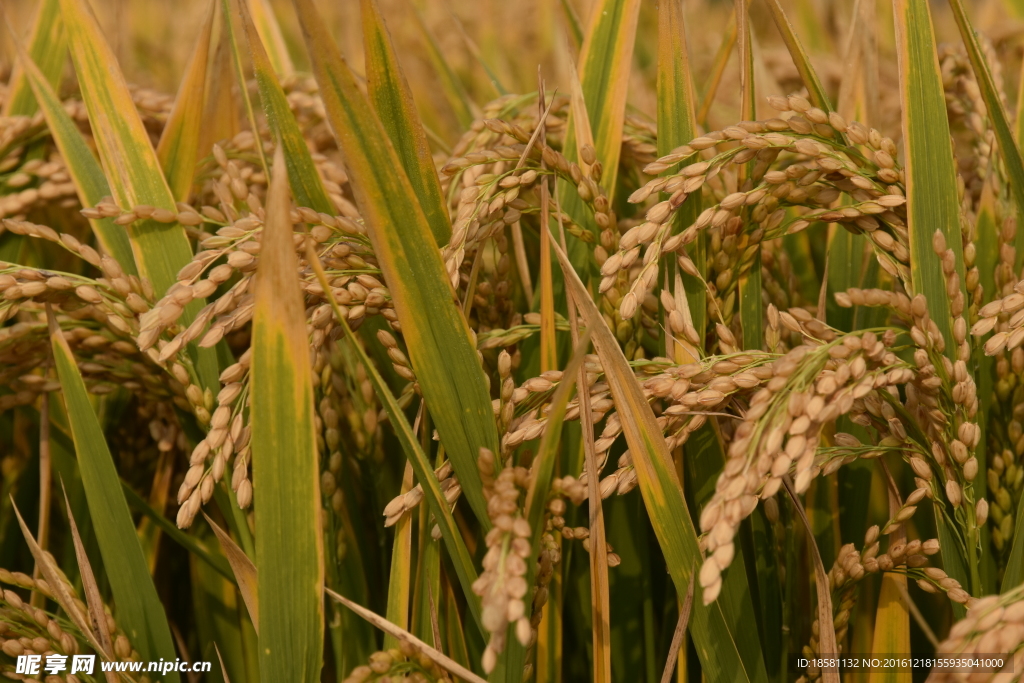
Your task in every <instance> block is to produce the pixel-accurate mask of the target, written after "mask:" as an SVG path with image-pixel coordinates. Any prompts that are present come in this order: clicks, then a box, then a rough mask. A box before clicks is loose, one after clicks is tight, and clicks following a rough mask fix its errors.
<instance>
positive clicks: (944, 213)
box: [893, 0, 964, 359]
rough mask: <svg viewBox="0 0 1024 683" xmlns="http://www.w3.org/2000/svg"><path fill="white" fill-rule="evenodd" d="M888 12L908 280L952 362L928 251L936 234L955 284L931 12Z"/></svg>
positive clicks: (947, 154) (942, 104) (949, 177)
mask: <svg viewBox="0 0 1024 683" xmlns="http://www.w3.org/2000/svg"><path fill="white" fill-rule="evenodd" d="M893 10H894V17H895V25H896V48H897V55H898V57H899V71H900V93H901V97H902V103H903V139H904V146H905V150H906V159H905V162H904V172H905V174H906V188H907V223H908V226H907V227H908V229H909V231H910V274H911V280H912V284H913V289H914V292H915V293H921V294H924V295H925V296H926V297H927V298H928V311H929V313H931V317H932V320H934V321H935V324H936V325H938V326H939V330H940V331H941V332H942V336H943V338H944V339H945V341H946V353H947V355H949V356H950V357H951V358H952V359H955V358H956V348H957V347H956V344H954V343H953V334H952V318H951V317H950V311H949V298H948V297H947V296H946V281H945V278H944V277H943V275H942V262H941V259H940V258H939V256H937V255H936V254H935V251H934V249H933V248H932V236H933V234H934V233H935V231H936V230H941V231H942V233H943V234H944V235H945V237H946V244H947V245H948V246H949V247H950V248H951V249H952V250H953V253H954V254H955V255H956V267H957V272H958V273H959V274H960V282H961V283H962V282H963V277H964V276H963V272H964V259H963V248H962V243H961V237H960V206H959V204H958V201H957V197H958V192H957V181H956V169H955V166H954V162H953V150H952V148H951V147H950V138H949V121H948V119H947V118H946V101H945V97H944V95H943V90H942V75H941V73H940V72H939V62H938V57H937V56H936V51H935V34H934V31H933V29H932V17H931V11H930V10H929V7H928V2H927V0H893ZM962 286H963V285H961V287H962Z"/></svg>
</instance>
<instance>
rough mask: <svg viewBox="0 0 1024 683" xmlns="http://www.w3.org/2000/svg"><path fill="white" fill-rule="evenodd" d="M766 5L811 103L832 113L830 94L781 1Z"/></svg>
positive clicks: (777, 0)
mask: <svg viewBox="0 0 1024 683" xmlns="http://www.w3.org/2000/svg"><path fill="white" fill-rule="evenodd" d="M765 4H766V5H767V6H768V11H769V12H771V14H772V19H774V20H775V26H777V27H778V29H779V33H781V34H782V42H784V43H785V44H786V48H787V49H788V50H789V54H790V56H791V57H792V58H793V64H795V65H796V70H797V72H799V74H800V78H801V80H803V82H804V85H805V86H806V87H807V94H808V95H809V96H810V100H811V103H812V104H814V106H815V107H818V108H819V109H824V110H825V111H826V112H828V111H832V104H831V102H830V101H829V99H828V94H827V93H826V92H825V87H824V86H823V85H822V84H821V79H819V78H818V74H817V72H816V71H815V70H814V67H813V66H812V65H811V59H810V57H808V56H807V51H806V50H805V49H804V46H803V43H801V42H800V38H799V37H797V35H796V30H795V29H794V28H793V24H791V23H790V22H789V17H787V16H786V12H785V10H783V9H782V3H781V2H779V0H765Z"/></svg>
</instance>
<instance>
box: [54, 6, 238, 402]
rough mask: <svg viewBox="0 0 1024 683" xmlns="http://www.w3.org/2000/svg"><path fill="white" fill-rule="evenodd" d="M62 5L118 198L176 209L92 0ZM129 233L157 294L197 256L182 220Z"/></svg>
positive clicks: (209, 354)
mask: <svg viewBox="0 0 1024 683" xmlns="http://www.w3.org/2000/svg"><path fill="white" fill-rule="evenodd" d="M60 6H61V16H62V18H63V19H64V23H65V26H66V27H67V33H68V39H69V44H70V46H71V58H72V61H73V62H74V64H75V73H76V74H77V76H78V81H79V84H80V85H81V89H82V96H83V99H84V101H85V106H86V109H87V110H88V112H89V124H90V125H91V126H92V132H93V136H94V138H95V140H96V147H97V150H98V151H99V156H100V162H101V163H102V164H103V170H104V172H105V174H106V176H107V181H108V182H109V183H110V189H111V191H112V193H113V196H114V199H115V200H116V201H117V203H118V204H119V205H120V206H122V207H124V208H131V207H133V206H139V205H141V204H145V205H149V206H154V207H156V208H158V209H167V210H169V211H176V207H175V205H174V196H173V195H172V194H171V191H170V188H169V187H168V186H167V181H166V180H165V179H164V175H163V172H162V170H161V168H160V162H159V160H158V159H157V156H156V152H155V151H154V150H153V145H152V144H150V141H149V136H148V134H147V133H146V129H145V127H144V126H143V124H142V119H141V118H140V117H139V115H138V112H137V111H136V109H135V104H134V102H133V101H132V97H131V93H130V92H129V90H128V85H127V84H126V83H125V80H124V75H123V74H122V73H121V70H120V69H119V68H118V66H117V59H116V58H115V56H114V53H113V50H111V48H110V45H109V44H108V43H107V41H106V40H105V39H104V38H103V34H102V32H101V30H100V26H99V23H98V22H97V21H96V17H95V16H94V15H93V13H92V9H91V8H90V7H89V5H88V3H87V0H60ZM128 238H129V239H130V240H131V245H132V251H133V253H134V254H135V263H136V264H137V265H138V268H139V274H140V275H143V276H145V277H147V278H149V280H150V282H152V283H153V287H154V288H155V289H156V291H157V292H159V293H162V292H166V291H167V290H168V289H170V287H171V286H172V285H173V284H174V283H175V282H177V274H178V271H179V270H181V268H183V267H184V266H185V265H187V264H188V263H190V262H191V260H192V247H191V246H190V245H189V242H188V238H187V237H186V236H185V230H184V228H183V227H182V226H181V225H179V224H177V223H172V224H165V223H159V222H157V221H154V220H152V219H148V220H143V221H136V222H134V223H132V224H131V225H129V227H128ZM205 303H206V302H205V301H204V300H202V299H196V300H194V301H192V302H191V303H190V304H188V305H187V306H186V307H185V310H184V313H183V314H182V318H181V321H182V323H183V324H185V325H188V324H190V323H191V322H192V320H193V319H194V318H195V316H196V314H197V313H198V312H199V310H200V309H201V308H202V307H203V306H204V305H205ZM189 349H190V352H192V353H194V358H193V360H194V361H196V363H197V371H198V374H199V379H200V380H201V382H202V384H203V385H204V386H208V387H212V386H217V375H218V369H217V357H216V351H215V350H214V349H212V348H211V349H201V348H198V347H196V346H195V345H194V344H193V345H189Z"/></svg>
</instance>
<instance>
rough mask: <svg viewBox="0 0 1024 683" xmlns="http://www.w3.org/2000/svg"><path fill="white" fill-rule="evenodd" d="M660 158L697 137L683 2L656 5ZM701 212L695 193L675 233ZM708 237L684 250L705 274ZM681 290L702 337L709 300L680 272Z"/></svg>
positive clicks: (669, 266) (699, 284) (670, 262)
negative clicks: (682, 288) (684, 294)
mask: <svg viewBox="0 0 1024 683" xmlns="http://www.w3.org/2000/svg"><path fill="white" fill-rule="evenodd" d="M657 89H658V155H659V156H663V155H665V154H668V153H669V152H671V151H672V150H673V149H675V148H676V147H680V146H682V145H685V144H686V143H687V142H689V141H690V140H692V139H694V138H695V137H697V135H698V132H697V131H698V128H697V114H696V111H695V100H694V94H693V79H692V78H691V73H690V57H689V55H688V54H687V49H686V31H685V26H684V24H683V7H682V2H681V0H664V1H662V2H659V3H658V81H657ZM700 211H701V196H700V193H699V192H694V193H692V194H691V195H690V196H689V197H687V198H686V201H685V202H683V205H682V206H681V207H680V208H679V210H678V211H676V214H675V218H674V220H675V226H674V227H673V232H677V231H680V230H683V229H684V228H686V227H687V226H690V225H693V223H694V221H696V220H697V216H698V214H700ZM706 242H707V240H706V236H705V235H704V233H703V231H701V233H700V234H699V236H698V237H697V239H696V240H695V241H694V242H693V244H692V245H691V246H690V248H689V249H688V251H687V253H688V254H689V256H690V258H691V259H692V260H693V262H694V263H695V264H696V265H697V269H698V270H699V271H700V272H701V273H702V274H703V273H706V272H707V265H706V263H705V259H706V256H705V252H706V250H707V246H706ZM664 265H665V266H666V268H665V272H666V273H668V274H669V275H668V276H667V277H669V278H670V279H669V280H668V281H669V282H672V280H673V278H671V273H674V272H675V271H676V263H675V259H673V258H666V259H664ZM682 278H683V287H684V289H685V292H686V300H687V301H688V302H689V310H690V319H691V321H692V322H693V327H694V329H695V330H697V335H698V336H700V337H702V338H703V336H704V327H705V325H706V324H707V305H706V301H707V295H706V290H705V287H704V282H703V281H702V280H701V279H700V278H698V277H694V276H692V275H689V274H686V273H683V274H682Z"/></svg>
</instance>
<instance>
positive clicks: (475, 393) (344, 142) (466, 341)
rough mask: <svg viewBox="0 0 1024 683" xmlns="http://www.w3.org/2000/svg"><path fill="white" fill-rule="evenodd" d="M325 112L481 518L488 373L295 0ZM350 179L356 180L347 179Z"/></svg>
mask: <svg viewBox="0 0 1024 683" xmlns="http://www.w3.org/2000/svg"><path fill="white" fill-rule="evenodd" d="M295 6H296V8H297V9H298V14H299V21H300V23H301V24H302V30H303V32H304V34H305V37H306V43H307V45H308V47H309V52H310V56H311V58H312V62H313V73H314V75H315V76H316V79H317V82H318V83H319V84H320V93H321V96H322V97H323V100H324V106H325V109H326V111H327V118H328V120H329V122H330V124H331V128H332V130H333V131H334V135H335V136H336V137H337V138H338V143H339V146H340V148H341V150H342V154H343V158H344V160H345V166H346V168H347V169H348V170H349V172H350V174H351V177H352V178H353V180H354V182H353V190H354V192H355V197H356V202H357V204H358V206H359V208H360V211H361V213H362V215H363V216H364V218H365V220H366V223H367V227H368V228H369V231H370V237H371V240H372V241H373V246H374V253H375V254H376V256H377V259H378V261H379V263H380V268H381V270H382V272H383V273H384V277H385V280H386V281H387V284H388V288H389V289H390V292H391V298H392V301H393V303H394V306H395V310H396V312H397V313H398V319H399V321H400V322H401V325H402V334H403V335H404V336H405V340H406V342H407V346H408V348H409V356H410V360H411V362H412V367H413V370H414V371H415V373H416V377H417V381H418V382H419V384H420V387H421V389H422V391H423V396H424V398H425V400H426V402H427V407H428V409H429V410H430V411H431V416H432V418H433V420H434V422H435V424H436V425H437V431H438V433H439V434H440V437H441V442H442V443H443V444H444V446H445V449H446V450H447V452H448V456H449V458H450V459H451V461H452V466H453V467H454V468H455V471H456V472H457V473H458V476H459V481H460V482H461V483H462V488H463V492H464V495H465V496H466V499H467V502H468V503H469V505H470V506H471V507H472V508H473V511H474V512H475V513H476V515H477V517H478V519H479V521H480V523H481V524H483V525H484V527H485V528H489V526H490V522H489V517H488V515H487V505H486V501H485V500H484V496H483V490H482V486H481V483H480V474H479V472H478V471H477V468H476V459H477V455H478V453H479V450H480V448H481V447H485V448H489V449H490V450H491V451H493V452H495V453H496V452H498V434H497V429H496V428H495V425H494V415H493V412H492V409H491V401H490V394H489V392H488V387H487V380H486V378H485V377H484V375H483V371H482V369H481V367H480V362H479V360H478V358H477V355H476V349H475V348H474V344H473V341H472V339H471V337H470V330H469V326H468V325H467V324H466V320H465V318H464V317H463V316H462V314H461V312H460V311H459V310H458V309H457V308H456V307H455V304H454V302H453V293H452V288H451V284H450V283H449V280H448V274H447V271H446V270H445V266H444V263H443V262H442V260H441V255H440V253H439V252H438V250H437V245H436V243H435V242H434V236H433V234H432V233H431V231H430V226H429V224H428V222H427V218H426V215H425V213H424V212H423V209H422V207H421V206H420V205H419V203H418V202H417V201H416V200H415V193H414V192H413V189H412V185H411V184H410V182H409V179H408V177H407V176H406V175H405V172H404V170H402V166H401V162H400V161H399V159H398V155H397V154H396V152H395V150H394V147H393V146H392V145H391V143H390V141H389V140H388V137H387V134H386V133H385V131H384V127H383V126H382V125H381V124H380V122H379V121H378V120H377V119H376V117H374V116H373V113H372V109H371V108H370V106H369V103H368V102H367V101H366V97H365V96H364V95H363V94H362V93H361V92H360V91H359V88H358V85H357V84H356V80H355V77H354V76H353V75H352V72H351V71H350V70H349V68H348V66H347V65H346V64H345V62H344V61H343V60H342V58H341V56H340V55H339V54H338V51H337V47H336V46H335V45H334V43H333V41H332V40H331V38H330V36H329V35H328V34H327V31H326V29H325V27H324V24H323V21H322V19H321V18H320V17H319V15H318V13H317V11H316V9H315V8H314V7H313V5H312V2H311V0H295ZM356 179H358V180H356Z"/></svg>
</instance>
